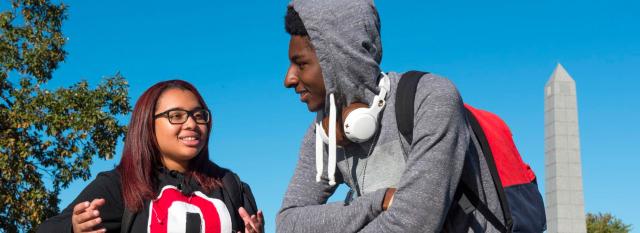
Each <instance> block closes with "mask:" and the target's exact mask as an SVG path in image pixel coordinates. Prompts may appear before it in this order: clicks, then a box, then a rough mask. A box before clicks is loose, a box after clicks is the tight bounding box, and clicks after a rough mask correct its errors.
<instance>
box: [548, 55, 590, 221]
mask: <svg viewBox="0 0 640 233" xmlns="http://www.w3.org/2000/svg"><path fill="white" fill-rule="evenodd" d="M544 146H545V148H544V154H545V176H546V177H545V199H546V200H545V201H546V207H545V208H546V210H545V211H546V214H547V232H549V233H556V232H561V233H566V232H572V233H574V232H575V233H584V232H587V229H586V222H585V215H584V195H583V191H582V190H583V189H582V163H581V162H580V136H579V133H578V105H577V100H576V84H575V82H574V81H573V79H572V78H571V76H569V74H568V73H567V71H566V70H565V69H564V67H562V65H560V64H559V63H558V65H557V66H556V69H555V70H554V71H553V74H551V78H549V81H547V84H546V86H545V87H544Z"/></svg>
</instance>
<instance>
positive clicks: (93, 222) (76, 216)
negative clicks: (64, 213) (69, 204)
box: [71, 198, 107, 233]
mask: <svg viewBox="0 0 640 233" xmlns="http://www.w3.org/2000/svg"><path fill="white" fill-rule="evenodd" d="M105 202H106V201H105V200H104V199H102V198H100V199H93V201H91V203H89V202H88V201H85V202H81V203H78V204H77V205H76V206H74V207H73V215H72V216H71V223H72V226H73V232H74V233H84V232H89V233H104V232H107V229H105V228H100V229H97V230H96V229H95V228H96V226H97V225H98V224H100V223H101V222H102V218H100V211H98V208H99V207H101V206H103V205H104V203H105Z"/></svg>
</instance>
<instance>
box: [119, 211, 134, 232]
mask: <svg viewBox="0 0 640 233" xmlns="http://www.w3.org/2000/svg"><path fill="white" fill-rule="evenodd" d="M136 214H137V213H134V212H131V211H129V209H127V208H126V207H125V208H124V212H123V213H122V219H121V220H120V233H129V231H130V230H131V225H133V218H135V216H136Z"/></svg>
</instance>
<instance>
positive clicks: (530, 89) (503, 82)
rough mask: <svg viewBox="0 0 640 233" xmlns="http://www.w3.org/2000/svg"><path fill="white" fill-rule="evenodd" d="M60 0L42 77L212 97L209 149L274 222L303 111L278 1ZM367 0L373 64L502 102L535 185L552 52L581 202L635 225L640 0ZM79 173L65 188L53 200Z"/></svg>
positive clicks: (305, 120)
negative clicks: (57, 46) (49, 73)
mask: <svg viewBox="0 0 640 233" xmlns="http://www.w3.org/2000/svg"><path fill="white" fill-rule="evenodd" d="M65 2H66V4H68V5H69V6H70V8H69V19H68V20H67V21H66V23H65V24H64V32H65V33H66V36H68V37H69V41H68V44H67V46H66V49H67V51H68V52H69V55H68V57H67V59H66V61H65V63H63V64H61V65H60V69H58V71H56V72H55V74H54V79H53V80H52V81H51V82H50V85H49V86H50V87H59V86H67V85H70V84H71V83H75V82H78V81H80V80H82V79H87V80H89V81H90V83H91V84H92V85H96V84H97V83H98V82H99V81H100V79H101V78H102V77H104V76H108V75H112V74H114V73H116V72H121V74H122V75H124V76H125V77H126V78H127V79H128V80H129V84H130V91H129V96H130V97H131V104H132V105H133V104H134V103H135V101H136V100H137V98H138V96H140V94H141V93H142V91H144V90H145V89H146V88H148V87H149V86H150V85H152V84H154V83H156V82H158V81H161V80H166V79H175V78H180V79H185V80H188V81H190V82H192V83H194V84H195V85H196V86H197V87H198V89H199V90H200V91H201V92H202V93H203V95H204V97H205V99H206V101H207V103H208V105H209V106H210V107H211V108H212V110H213V117H214V126H213V137H212V138H211V139H210V143H211V145H212V146H210V148H211V155H212V157H211V159H212V160H214V161H215V162H217V163H219V164H221V165H222V166H226V167H229V168H231V169H233V170H234V171H236V172H237V173H239V174H240V176H241V178H242V179H243V180H245V181H247V182H248V183H249V184H250V185H251V186H252V189H253V191H254V194H255V196H256V199H257V202H258V205H259V207H260V208H262V209H263V210H264V212H265V216H266V221H267V227H266V229H267V232H273V231H274V227H275V223H274V217H275V213H276V212H277V210H278V208H279V206H280V203H281V200H282V196H283V195H284V192H285V190H286V187H287V183H288V181H289V178H290V176H291V174H292V172H293V168H294V166H295V162H296V159H297V151H298V149H299V144H300V141H301V139H302V135H303V133H304V129H305V128H306V127H307V126H308V124H309V123H310V122H311V120H312V118H313V115H312V114H310V113H308V112H307V110H306V107H305V106H304V105H303V104H301V103H300V102H299V101H298V97H297V96H296V95H295V94H294V93H293V92H292V91H291V90H286V89H285V88H283V76H284V73H285V69H286V67H287V65H288V60H287V45H288V35H287V34H286V33H285V32H284V29H283V16H284V12H285V6H286V4H287V1H284V0H278V1H260V0H253V1H144V2H143V1H124V0H115V1H79V0H69V1H65ZM377 6H378V10H379V12H380V16H381V20H382V35H383V37H382V41H383V48H384V56H383V62H382V68H383V69H384V70H385V71H406V70H410V69H420V70H425V71H431V72H434V73H438V74H441V75H444V76H446V77H448V78H450V79H451V80H453V82H454V83H455V84H456V85H457V86H458V88H459V90H460V92H461V93H462V96H463V98H464V99H465V101H466V102H467V103H470V104H472V105H475V106H476V107H479V108H484V109H488V110H491V111H493V112H495V113H497V114H499V115H500V116H502V117H503V118H504V120H505V121H506V122H507V123H508V124H509V125H510V126H511V127H512V131H513V133H514V137H515V141H516V144H517V146H518V148H519V149H520V152H521V154H522V155H523V157H524V159H525V161H527V162H529V163H530V164H531V166H532V167H533V169H534V170H535V172H536V174H537V175H538V177H540V179H539V180H540V182H541V183H540V188H541V191H542V192H544V179H543V178H542V177H544V145H543V137H544V129H543V98H544V97H543V87H544V84H545V83H546V81H547V79H548V78H549V75H550V74H551V72H552V71H553V68H554V67H555V65H556V63H557V62H560V63H562V64H563V65H564V67H565V68H566V69H567V70H568V72H569V73H570V74H571V75H572V76H573V78H574V79H575V81H576V83H577V88H578V105H579V106H578V110H579V124H580V135H581V144H582V162H583V164H582V166H583V176H584V192H585V208H586V211H588V212H611V213H613V214H614V215H616V216H618V217H620V218H621V219H622V220H623V221H625V222H627V223H631V224H633V225H634V228H635V230H634V232H640V230H639V229H640V212H639V211H638V209H640V201H638V199H637V196H638V195H640V188H639V184H640V183H639V182H638V180H640V173H639V172H638V169H637V167H638V164H640V150H639V149H638V145H639V143H640V136H638V135H639V133H638V132H640V124H639V123H638V120H640V108H639V107H640V105H639V104H638V100H640V94H638V91H637V90H636V89H637V88H638V87H640V81H638V80H640V14H638V12H640V2H638V1H633V0H628V1H623V0H612V1H565V0H560V1H488V2H487V1H467V0H463V1H378V2H377ZM128 117H129V116H126V117H123V118H122V119H123V123H126V122H127V121H128ZM118 147H119V148H118V151H120V150H121V148H122V143H120V144H119V146H118ZM119 160H120V154H119V153H118V154H117V155H116V156H115V158H114V159H112V160H107V161H103V160H102V161H101V160H96V161H95V163H94V165H93V166H92V169H91V171H92V174H93V175H94V176H95V174H97V173H98V172H100V171H104V170H109V169H111V168H113V166H114V165H115V164H117V163H118V161H119ZM87 182H88V181H78V182H75V183H73V185H71V186H70V187H69V188H68V189H66V190H64V191H63V192H62V195H61V197H60V198H61V199H62V203H61V206H60V207H61V208H64V207H65V206H66V205H67V204H68V203H69V202H70V201H71V200H72V199H73V198H74V197H75V195H77V193H78V192H79V191H80V190H81V189H82V188H83V187H84V186H86V184H87ZM341 191H342V192H343V191H344V190H341ZM338 196H339V197H338V198H337V199H342V198H343V197H344V195H343V194H338Z"/></svg>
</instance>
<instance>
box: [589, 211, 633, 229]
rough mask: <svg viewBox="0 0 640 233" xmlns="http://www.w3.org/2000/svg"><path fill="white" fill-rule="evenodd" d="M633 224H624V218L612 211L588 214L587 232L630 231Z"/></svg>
mask: <svg viewBox="0 0 640 233" xmlns="http://www.w3.org/2000/svg"><path fill="white" fill-rule="evenodd" d="M630 231H631V224H628V225H627V224H624V223H623V222H622V220H620V219H618V218H616V217H614V216H613V215H612V214H610V213H604V214H603V213H598V214H592V213H588V214H587V232H589V233H628V232H630Z"/></svg>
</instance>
